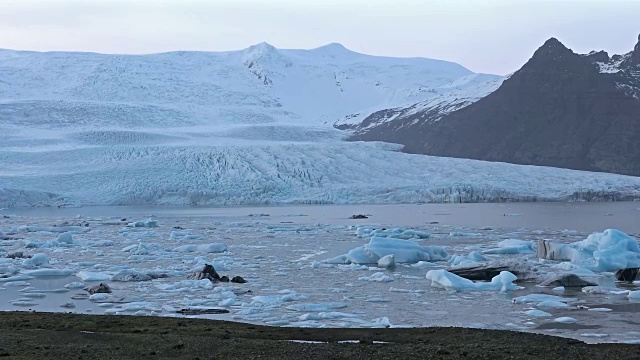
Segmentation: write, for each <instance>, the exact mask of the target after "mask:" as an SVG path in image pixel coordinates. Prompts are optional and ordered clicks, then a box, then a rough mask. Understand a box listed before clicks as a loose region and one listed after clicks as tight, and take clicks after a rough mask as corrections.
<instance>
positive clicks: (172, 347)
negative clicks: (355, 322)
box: [0, 312, 640, 360]
mask: <svg viewBox="0 0 640 360" xmlns="http://www.w3.org/2000/svg"><path fill="white" fill-rule="evenodd" d="M291 340H296V341H291ZM344 340H354V342H352V343H342V342H341V341H344ZM315 342H321V343H315ZM0 356H1V357H9V358H16V359H17V358H23V359H35V358H45V359H54V358H58V359H305V360H308V359H376V360H378V359H399V358H414V357H417V358H428V359H600V360H602V359H616V360H621V359H640V346H639V345H622V344H599V345H587V344H585V343H583V342H580V341H577V340H573V339H567V338H561V337H553V336H546V335H537V334H529V333H521V332H514V331H498V330H479V329H463V328H411V329H308V328H286V327H266V326H259V325H252V324H246V323H236V322H226V321H216V320H203V319H185V318H163V317H148V316H144V317H139V316H105V315H77V314H61V313H29V312H2V313H0Z"/></svg>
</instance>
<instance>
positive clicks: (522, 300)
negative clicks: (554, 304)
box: [511, 294, 577, 304]
mask: <svg viewBox="0 0 640 360" xmlns="http://www.w3.org/2000/svg"><path fill="white" fill-rule="evenodd" d="M576 300H577V299H576V298H565V297H561V296H556V295H547V294H529V295H524V296H518V297H515V298H513V299H512V300H511V301H512V302H513V303H514V304H530V303H537V302H542V301H559V302H563V303H567V302H574V301H576Z"/></svg>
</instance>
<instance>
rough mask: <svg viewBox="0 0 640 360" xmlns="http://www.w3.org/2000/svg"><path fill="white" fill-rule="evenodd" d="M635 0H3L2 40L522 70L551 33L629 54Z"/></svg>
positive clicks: (576, 46) (1, 44)
mask: <svg viewBox="0 0 640 360" xmlns="http://www.w3.org/2000/svg"><path fill="white" fill-rule="evenodd" d="M639 19H640V0H608V1H607V0H432V1H429V0H422V1H421V0H386V1H383V0H342V1H339V0H209V1H205V0H128V1H125V0H111V1H108V0H2V1H1V4H0V48H9V49H21V50H39V51H47V50H64V51H94V52H103V53H130V54H140V53H153V52H163V51H172V50H205V51H222V50H236V49H241V48H245V47H248V46H249V45H253V44H256V43H259V42H262V41H266V42H268V43H270V44H272V45H274V46H276V47H279V48H302V49H309V48H314V47H318V46H321V45H324V44H327V43H331V42H338V43H341V44H343V45H345V46H346V47H347V48H349V49H351V50H354V51H358V52H362V53H367V54H373V55H386V56H402V57H414V56H420V57H429V58H436V59H443V60H449V61H455V62H457V63H460V64H462V65H464V66H466V67H468V68H469V69H471V70H473V71H477V72H487V73H496V74H506V73H509V72H512V71H514V70H516V69H518V68H519V67H520V66H521V65H522V64H523V63H524V62H526V61H527V60H528V59H529V58H530V57H531V54H532V53H533V51H535V49H537V48H538V47H539V46H540V45H541V44H542V43H543V42H544V41H545V40H546V39H548V38H549V37H551V36H554V37H557V38H558V39H559V40H560V41H562V42H563V43H564V44H565V45H567V46H568V47H569V48H571V49H573V50H574V51H576V52H589V51H590V50H594V49H595V50H606V51H608V52H609V53H610V54H613V53H626V52H628V51H630V50H631V49H632V48H633V45H634V44H635V43H636V41H637V38H638V33H640V20H639Z"/></svg>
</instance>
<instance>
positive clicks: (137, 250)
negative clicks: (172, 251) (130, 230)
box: [122, 243, 162, 255]
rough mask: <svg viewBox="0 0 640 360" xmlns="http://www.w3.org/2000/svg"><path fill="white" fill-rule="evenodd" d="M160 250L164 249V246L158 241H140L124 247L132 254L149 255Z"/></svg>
mask: <svg viewBox="0 0 640 360" xmlns="http://www.w3.org/2000/svg"><path fill="white" fill-rule="evenodd" d="M160 250H162V246H161V245H160V244H157V243H138V244H133V245H129V246H127V247H125V248H123V249H122V251H124V252H128V253H130V254H131V255H149V254H152V253H155V252H157V251H160Z"/></svg>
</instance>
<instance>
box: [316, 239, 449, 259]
mask: <svg viewBox="0 0 640 360" xmlns="http://www.w3.org/2000/svg"><path fill="white" fill-rule="evenodd" d="M391 254H393V255H394V257H395V260H396V262H397V263H411V264H413V263H417V262H418V261H421V260H422V261H438V260H444V259H446V257H447V252H446V250H445V249H444V248H443V247H441V246H421V245H419V244H417V243H416V242H414V241H410V240H402V239H394V238H382V237H375V236H374V237H372V238H371V241H370V242H369V244H367V245H364V246H360V247H357V248H355V249H353V250H351V251H349V253H348V254H346V255H341V256H338V257H335V258H333V259H329V260H327V262H328V263H332V264H351V263H355V264H377V263H378V260H380V258H382V257H384V256H386V255H391Z"/></svg>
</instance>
